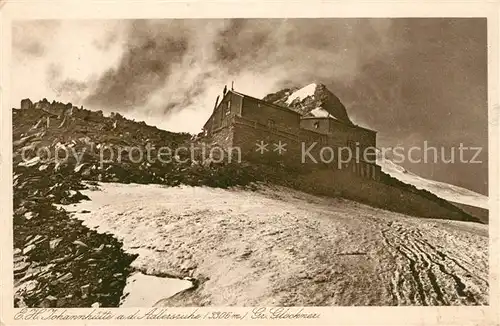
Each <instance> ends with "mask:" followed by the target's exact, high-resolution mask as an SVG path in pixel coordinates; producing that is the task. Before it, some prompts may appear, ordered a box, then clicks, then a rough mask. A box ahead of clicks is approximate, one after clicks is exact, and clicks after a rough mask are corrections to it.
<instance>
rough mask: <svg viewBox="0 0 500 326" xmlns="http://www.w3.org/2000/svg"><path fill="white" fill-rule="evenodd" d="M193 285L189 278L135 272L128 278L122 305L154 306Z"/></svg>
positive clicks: (125, 306)
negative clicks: (181, 278)
mask: <svg viewBox="0 0 500 326" xmlns="http://www.w3.org/2000/svg"><path fill="white" fill-rule="evenodd" d="M192 286H193V284H192V283H191V282H190V281H188V280H180V279H176V278H168V277H157V276H151V275H145V274H142V273H135V274H133V275H131V276H129V277H128V278H127V284H126V285H125V289H123V293H124V298H123V299H122V302H121V303H120V307H121V308H127V307H129V308H130V307H153V306H154V305H155V303H157V302H158V301H160V300H162V299H166V298H169V297H171V296H173V295H174V294H177V293H179V292H181V291H184V290H186V289H189V288H191V287H192Z"/></svg>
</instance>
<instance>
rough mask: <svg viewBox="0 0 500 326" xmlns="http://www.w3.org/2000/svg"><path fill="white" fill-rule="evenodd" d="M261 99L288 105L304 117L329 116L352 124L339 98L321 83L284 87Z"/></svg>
mask: <svg viewBox="0 0 500 326" xmlns="http://www.w3.org/2000/svg"><path fill="white" fill-rule="evenodd" d="M263 100H264V101H266V102H271V103H274V104H277V105H281V106H285V107H288V108H289V109H291V110H293V111H296V112H298V113H300V114H301V115H303V116H305V117H331V118H335V119H337V120H339V121H341V122H343V123H346V124H352V122H351V120H350V119H349V116H348V115H347V111H346V108H345V106H344V105H343V104H342V102H341V101H340V99H339V98H338V97H337V96H335V94H333V93H332V92H331V91H330V90H329V89H328V88H327V87H326V86H325V85H324V84H321V83H316V82H313V83H310V84H308V85H306V86H303V87H293V88H285V89H282V90H280V91H278V92H276V93H272V94H268V95H267V96H265V97H264V98H263Z"/></svg>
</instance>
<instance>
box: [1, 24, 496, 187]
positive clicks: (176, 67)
mask: <svg viewBox="0 0 500 326" xmlns="http://www.w3.org/2000/svg"><path fill="white" fill-rule="evenodd" d="M486 44H487V41H486V20H485V19H475V18H474V19H473V18H461V19H437V18H428V19H415V18H409V19H344V18H342V19H339V18H335V19H235V20H227V19H225V20H200V19H198V20H106V21H97V20H73V21H52V20H43V21H19V22H15V23H14V25H13V65H12V71H11V73H12V74H11V82H12V90H13V92H12V94H11V100H12V102H13V104H12V106H13V107H18V106H19V105H18V103H19V101H20V100H21V99H22V98H26V97H29V98H31V99H32V100H34V101H37V100H39V99H42V98H44V97H45V98H47V99H48V100H49V101H52V100H53V99H55V100H58V101H64V102H67V101H70V102H72V103H73V104H74V105H78V106H80V105H83V106H85V107H87V108H90V109H94V110H103V111H104V112H112V111H116V112H121V113H123V114H125V115H126V116H127V117H130V118H134V119H136V120H145V121H146V122H147V123H149V124H154V125H157V126H159V127H161V128H164V129H168V130H172V131H188V132H193V133H195V132H198V131H199V130H200V128H201V127H202V125H203V123H204V122H205V120H206V118H207V117H208V116H209V115H210V113H211V110H212V108H213V103H214V101H215V97H216V96H217V95H218V94H219V93H220V92H221V89H222V88H223V87H224V84H228V85H229V84H230V83H231V81H234V83H235V89H236V90H238V91H241V92H244V93H248V94H249V95H253V96H256V97H263V96H264V95H266V94H268V93H270V92H274V91H278V90H280V89H282V88H284V87H290V86H300V85H305V84H309V83H311V82H320V83H324V84H325V85H326V86H327V87H328V88H329V89H330V90H331V91H333V92H334V93H335V94H336V95H337V96H338V97H339V98H340V99H341V100H342V102H343V103H344V104H345V106H346V107H347V110H348V113H349V115H350V117H351V120H353V121H354V122H355V123H356V124H360V125H362V126H365V127H368V128H372V129H375V130H378V146H380V147H383V146H385V147H393V146H403V147H405V148H410V147H411V146H423V142H424V141H428V144H429V145H430V146H436V147H438V146H444V147H445V148H446V154H447V157H449V155H450V154H449V153H450V150H451V148H452V147H456V148H458V146H459V145H460V143H463V144H464V146H474V147H483V151H482V153H481V155H480V157H479V158H478V159H480V160H482V161H483V163H482V164H464V163H456V164H444V163H441V164H431V163H427V164H424V163H420V164H418V163H409V162H405V163H403V164H402V165H403V166H405V167H406V168H408V169H410V170H411V171H413V172H415V173H417V174H420V175H422V176H424V177H428V178H432V179H436V180H439V181H444V182H449V183H453V184H457V185H459V186H464V187H467V188H470V189H473V190H475V191H478V192H481V193H487V144H488V139H487V122H488V121H487V83H486V81H487V55H486ZM466 156H467V155H466ZM470 156H471V154H469V158H470Z"/></svg>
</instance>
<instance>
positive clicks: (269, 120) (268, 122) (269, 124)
mask: <svg viewBox="0 0 500 326" xmlns="http://www.w3.org/2000/svg"><path fill="white" fill-rule="evenodd" d="M267 126H268V127H269V128H271V129H274V128H275V127H276V124H275V122H274V120H272V119H268V120H267Z"/></svg>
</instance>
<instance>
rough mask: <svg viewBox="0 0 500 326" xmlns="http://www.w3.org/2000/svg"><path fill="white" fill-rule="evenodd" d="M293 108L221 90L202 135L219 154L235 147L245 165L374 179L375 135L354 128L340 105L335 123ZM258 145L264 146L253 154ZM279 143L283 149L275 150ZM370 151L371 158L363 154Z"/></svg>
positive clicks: (330, 117) (329, 117)
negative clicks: (273, 165) (321, 170)
mask: <svg viewBox="0 0 500 326" xmlns="http://www.w3.org/2000/svg"><path fill="white" fill-rule="evenodd" d="M317 97H318V96H317ZM311 98H313V97H311V96H309V97H308V98H307V100H306V102H305V103H307V101H310V99H311ZM293 103H295V104H296V101H294V102H293ZM322 103H323V102H322ZM339 103H340V101H339ZM340 105H341V104H340ZM298 107H300V110H294V109H293V108H291V107H288V106H286V105H278V104H275V103H271V102H268V101H264V100H261V99H258V98H255V97H252V96H249V95H246V94H242V93H239V92H236V91H234V90H224V92H223V96H222V100H220V101H218V98H217V101H216V103H215V106H214V109H213V112H212V114H211V116H210V117H209V118H208V120H207V122H206V123H205V125H204V126H203V135H204V137H206V139H209V140H210V141H212V143H213V144H217V145H219V146H221V147H223V148H225V149H231V148H239V149H240V151H241V155H242V158H243V159H245V160H261V161H262V160H270V161H278V162H282V163H283V164H287V165H292V166H294V167H298V168H300V167H304V168H306V167H307V168H311V167H313V168H314V167H319V168H326V167H329V168H334V169H337V170H341V171H343V172H349V173H355V174H357V175H359V176H362V177H366V178H370V179H374V180H378V179H379V178H380V166H378V165H377V164H376V163H375V147H376V132H375V131H373V130H370V129H367V128H362V127H359V126H356V125H354V124H353V123H352V122H351V121H350V120H349V118H348V116H347V113H345V108H343V106H342V107H339V106H337V107H336V108H334V110H333V112H335V113H337V112H341V114H338V115H337V114H336V115H337V116H338V117H339V118H337V117H336V116H334V115H332V114H329V113H328V112H327V113H326V114H324V113H325V112H326V111H324V110H323V111H324V112H322V113H321V114H318V112H314V111H318V110H320V109H319V107H318V108H317V109H315V110H312V112H305V111H304V106H303V105H301V106H298ZM342 110H343V112H342ZM306 111H307V110H306ZM258 144H267V145H266V146H265V149H264V150H262V148H261V150H260V151H259V147H258ZM280 144H282V145H283V144H285V145H283V147H281V150H280V148H279V145H280ZM370 148H371V153H372V155H363V153H364V152H366V153H369V152H370ZM348 152H350V153H351V154H350V156H351V158H349V153H348ZM356 153H357V154H356ZM370 157H371V159H369V158H370ZM340 158H341V159H340Z"/></svg>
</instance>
